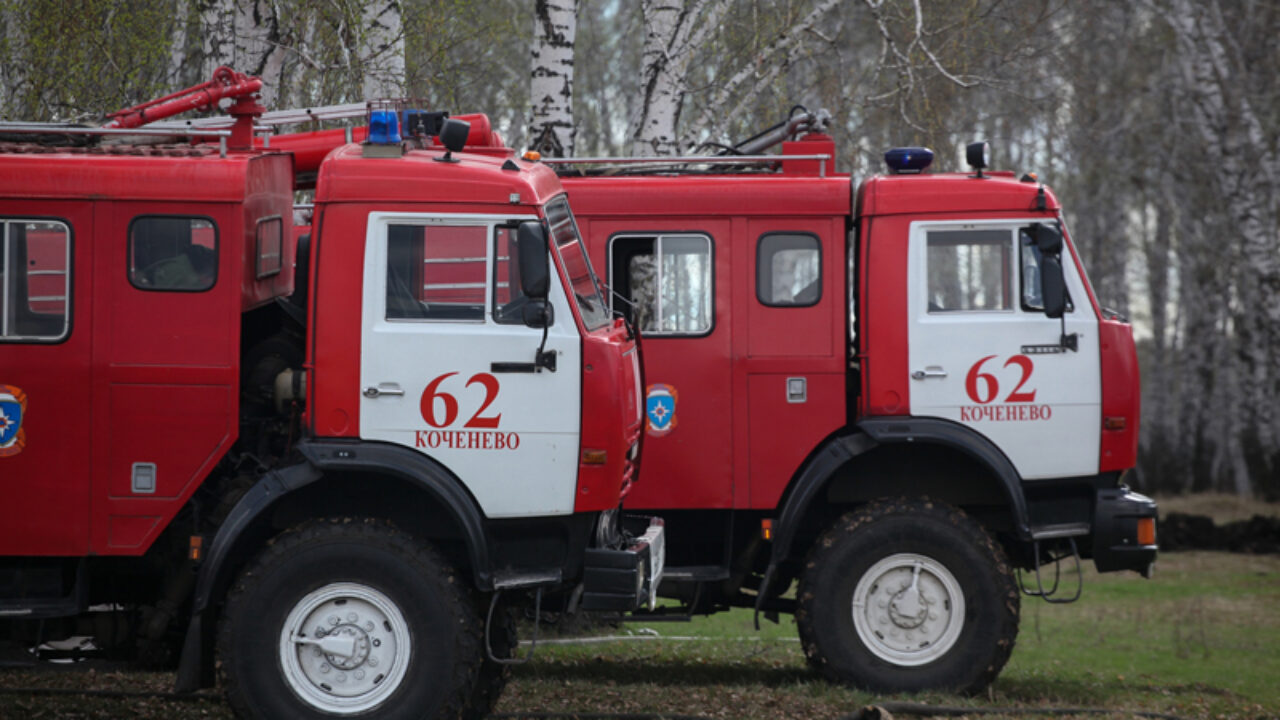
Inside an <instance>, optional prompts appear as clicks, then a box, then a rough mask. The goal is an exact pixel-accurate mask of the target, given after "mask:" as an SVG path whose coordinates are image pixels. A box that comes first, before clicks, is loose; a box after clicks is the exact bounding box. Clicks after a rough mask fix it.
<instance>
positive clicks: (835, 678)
mask: <svg viewBox="0 0 1280 720" xmlns="http://www.w3.org/2000/svg"><path fill="white" fill-rule="evenodd" d="M893 516H906V517H910V518H919V519H924V518H931V519H933V520H935V521H939V522H943V523H946V524H948V525H950V526H952V527H954V528H956V529H957V530H959V531H960V532H961V533H962V534H963V535H964V536H966V539H967V541H968V542H969V543H970V544H972V545H973V546H974V547H976V548H978V549H979V551H980V553H981V554H982V555H984V556H985V558H986V559H987V560H988V562H985V563H983V567H982V568H981V569H980V572H983V573H987V574H989V575H990V578H989V579H990V580H991V581H992V582H993V583H994V584H995V587H997V588H998V593H999V595H1000V596H1001V597H1002V598H1003V600H1004V602H1003V603H1002V604H1001V608H1000V609H1001V611H1002V612H1000V613H999V618H1000V623H999V627H998V630H997V633H996V634H997V637H998V640H997V641H996V651H995V654H994V656H993V657H992V658H991V659H990V661H989V662H988V663H986V666H985V667H983V668H982V670H981V672H979V673H978V674H977V675H976V676H975V677H973V678H972V680H971V681H969V682H967V683H965V684H962V685H960V686H957V687H949V688H937V689H948V690H956V691H958V692H961V693H965V694H974V693H978V692H981V691H983V690H985V689H986V688H987V686H989V685H990V684H991V683H992V682H994V681H995V679H996V677H997V676H998V675H999V674H1000V671H1001V670H1002V669H1003V668H1004V666H1005V663H1007V662H1008V661H1009V657H1010V655H1011V654H1012V653H1013V646H1014V643H1015V642H1016V639H1017V635H1018V619H1019V614H1020V607H1021V596H1020V594H1019V592H1018V587H1017V584H1016V581H1015V579H1014V574H1013V569H1012V565H1010V563H1009V559H1008V557H1007V556H1006V554H1005V551H1004V548H1003V547H1001V545H1000V543H998V542H996V541H995V539H994V538H993V537H992V536H991V534H990V533H988V532H987V531H986V530H985V529H984V528H983V527H982V525H980V524H979V523H978V522H976V521H975V520H973V519H972V518H971V517H969V515H968V514H967V513H965V512H964V511H963V510H961V509H960V508H958V507H955V506H953V505H950V504H947V503H942V502H937V501H934V500H931V499H929V498H927V497H925V498H907V497H898V498H891V499H880V500H875V501H872V502H870V503H867V504H865V505H861V506H859V507H858V508H856V509H854V510H851V511H849V512H847V513H845V514H844V515H843V516H841V517H840V518H839V519H838V520H837V521H836V522H835V523H833V524H832V525H831V527H830V528H828V529H827V530H826V532H824V533H823V534H822V535H821V536H820V537H819V538H818V539H817V540H816V541H815V542H814V544H813V545H812V547H810V549H809V552H808V555H807V557H806V558H805V564H804V572H803V573H802V575H801V579H800V586H799V589H798V591H797V605H796V624H797V626H798V629H799V634H800V643H801V646H802V647H803V649H804V654H805V660H806V661H807V662H808V664H809V666H810V667H812V668H814V669H815V670H817V671H818V672H820V673H821V674H822V675H823V676H824V677H825V678H826V679H827V680H829V681H831V682H833V683H837V684H853V685H857V686H860V687H864V688H866V689H870V690H873V691H894V690H897V688H882V687H875V686H873V685H868V684H866V683H864V682H861V681H859V680H858V679H855V678H849V677H846V676H844V675H843V674H841V673H840V672H839V671H838V670H837V669H836V668H834V667H832V666H831V665H830V664H829V663H828V662H827V660H826V659H825V658H824V657H823V656H822V653H821V651H820V649H819V644H818V634H819V632H818V629H817V628H816V627H815V624H814V622H813V618H814V617H815V608H814V600H815V595H814V593H813V591H812V587H811V586H810V583H811V580H810V578H811V577H812V574H813V573H814V572H815V571H816V569H817V568H818V567H819V566H820V565H822V564H823V563H824V562H825V560H824V556H825V555H826V554H827V553H828V552H830V551H831V550H832V548H833V547H834V546H835V545H836V544H837V543H839V542H840V541H842V540H844V539H847V538H850V537H852V536H853V535H854V534H855V533H857V532H858V531H859V530H861V529H863V528H865V527H868V526H870V525H871V524H873V523H876V522H878V521H882V520H884V519H886V518H889V517H893Z"/></svg>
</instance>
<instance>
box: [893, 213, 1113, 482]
mask: <svg viewBox="0 0 1280 720" xmlns="http://www.w3.org/2000/svg"><path fill="white" fill-rule="evenodd" d="M1043 221H1044V220H1043V218H1042V219H1040V220H1034V219H1032V220H1021V221H1017V220H1009V221H1006V220H1001V221H990V222H976V223H974V222H970V223H956V222H917V223H913V224H912V226H911V239H910V248H909V253H910V256H909V258H908V271H907V272H908V278H907V283H908V284H907V291H908V293H909V300H908V303H907V312H908V315H909V324H910V329H909V340H908V341H909V349H908V371H909V372H910V373H911V378H912V381H911V383H910V385H911V414H912V415H914V416H932V417H940V418H946V419H948V420H954V421H956V422H958V423H961V424H964V425H967V426H969V427H970V428H973V429H974V430H976V431H978V432H979V433H981V434H983V435H985V436H986V437H987V438H988V439H990V440H991V441H992V442H993V443H995V445H996V446H997V447H999V448H1000V449H1001V450H1002V451H1003V452H1004V453H1005V455H1006V456H1008V458H1009V459H1010V460H1011V461H1012V462H1013V465H1014V467H1015V468H1017V470H1018V473H1019V474H1020V475H1021V476H1022V477H1023V478H1024V479H1035V478H1049V477H1069V476H1078V475H1092V474H1094V473H1097V472H1098V452H1099V449H1098V446H1099V442H1100V441H1099V437H1100V435H1101V411H1102V407H1101V379H1100V370H1099V360H1098V357H1099V356H1098V327H1097V326H1098V320H1097V317H1096V316H1095V314H1094V311H1093V308H1092V306H1091V304H1090V302H1089V296H1088V294H1087V292H1086V290H1085V285H1084V280H1083V277H1082V274H1081V273H1080V272H1079V270H1078V268H1077V267H1076V264H1075V262H1074V260H1073V258H1072V257H1071V253H1070V250H1068V249H1066V248H1064V249H1063V252H1062V265H1063V270H1064V275H1065V280H1066V287H1067V291H1068V294H1069V297H1070V298H1071V300H1072V301H1073V302H1070V303H1069V304H1068V309H1067V312H1066V314H1065V319H1066V322H1065V330H1066V334H1067V336H1071V335H1072V334H1074V335H1075V342H1076V349H1075V350H1069V349H1063V348H1061V339H1062V335H1063V327H1064V326H1063V322H1062V321H1061V320H1057V319H1050V318H1048V317H1045V315H1044V312H1043V310H1042V308H1043V304H1042V303H1041V300H1040V278H1039V254H1038V251H1036V250H1035V249H1034V242H1033V241H1032V240H1031V237H1030V235H1029V234H1028V233H1024V232H1022V231H1021V229H1022V228H1025V227H1029V226H1031V225H1033V224H1034V223H1036V222H1043Z"/></svg>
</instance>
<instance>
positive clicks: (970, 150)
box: [964, 140, 991, 178]
mask: <svg viewBox="0 0 1280 720" xmlns="http://www.w3.org/2000/svg"><path fill="white" fill-rule="evenodd" d="M964 156H965V159H966V160H968V162H969V167H971V168H973V169H974V170H975V171H976V172H977V175H974V177H976V178H982V177H984V176H983V174H982V169H983V168H986V167H991V143H989V142H987V141H985V140H983V141H982V142H976V143H969V145H968V146H967V147H965V149H964Z"/></svg>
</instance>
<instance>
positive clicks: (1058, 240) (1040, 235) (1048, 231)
mask: <svg viewBox="0 0 1280 720" xmlns="http://www.w3.org/2000/svg"><path fill="white" fill-rule="evenodd" d="M1034 228H1035V235H1036V247H1037V248H1039V249H1040V252H1041V254H1044V255H1054V256H1057V255H1060V254H1061V253H1062V232H1061V231H1059V230H1058V228H1057V226H1056V225H1050V224H1048V223H1036V224H1035V225H1034Z"/></svg>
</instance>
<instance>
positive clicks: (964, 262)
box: [925, 230, 1013, 313]
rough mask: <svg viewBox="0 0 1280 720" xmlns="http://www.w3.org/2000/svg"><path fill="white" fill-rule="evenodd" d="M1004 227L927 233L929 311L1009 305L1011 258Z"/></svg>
mask: <svg viewBox="0 0 1280 720" xmlns="http://www.w3.org/2000/svg"><path fill="white" fill-rule="evenodd" d="M1011 239H1012V238H1011V237H1010V232H1009V231H1008V230H943V231H934V232H930V233H928V235H927V237H926V243H927V246H928V253H927V256H926V258H925V263H926V266H927V268H928V292H929V312H931V313H939V312H962V311H984V310H985V311H992V310H996V311H1001V310H1012V309H1013V292H1011V287H1012V277H1013V258H1012V257H1011V255H1012V244H1011V242H1010V240H1011Z"/></svg>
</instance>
